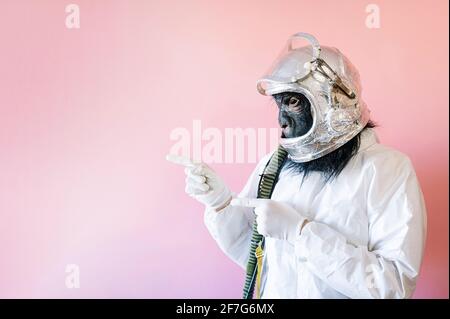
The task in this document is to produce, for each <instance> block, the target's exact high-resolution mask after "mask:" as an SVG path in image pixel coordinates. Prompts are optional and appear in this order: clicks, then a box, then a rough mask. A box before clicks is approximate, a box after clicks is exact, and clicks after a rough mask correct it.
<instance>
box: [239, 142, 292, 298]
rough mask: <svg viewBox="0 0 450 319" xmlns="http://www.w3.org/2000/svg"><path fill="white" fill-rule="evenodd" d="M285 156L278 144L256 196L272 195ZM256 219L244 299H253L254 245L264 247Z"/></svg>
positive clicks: (285, 153) (284, 151)
mask: <svg viewBox="0 0 450 319" xmlns="http://www.w3.org/2000/svg"><path fill="white" fill-rule="evenodd" d="M286 157H287V151H286V150H285V149H284V148H283V147H281V145H280V146H278V149H277V150H276V152H275V153H274V154H273V155H272V157H271V158H270V161H269V162H268V164H267V165H266V167H265V168H264V172H263V174H262V175H261V179H260V180H259V187H258V198H270V197H271V196H272V192H273V189H274V188H275V184H276V183H277V181H278V175H279V174H280V171H281V167H282V166H283V163H284V161H285V160H286ZM257 227H258V225H257V223H256V219H255V222H254V223H253V233H252V239H251V243H250V255H249V259H248V262H247V274H246V277H245V284H244V292H243V298H244V299H253V292H254V290H255V281H256V275H257V271H258V268H257V267H256V261H257V260H256V256H255V251H256V247H258V245H259V244H260V243H261V247H262V248H264V236H262V235H261V234H259V233H258V230H257Z"/></svg>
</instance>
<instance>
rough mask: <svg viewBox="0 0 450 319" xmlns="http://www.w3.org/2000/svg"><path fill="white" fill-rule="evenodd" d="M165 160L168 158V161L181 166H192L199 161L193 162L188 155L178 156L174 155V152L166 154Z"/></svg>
mask: <svg viewBox="0 0 450 319" xmlns="http://www.w3.org/2000/svg"><path fill="white" fill-rule="evenodd" d="M166 160H168V161H169V162H172V163H174V164H177V165H183V166H187V167H194V166H196V165H198V164H200V163H196V162H194V161H193V160H191V159H190V158H189V157H186V156H178V155H175V154H168V155H167V156H166Z"/></svg>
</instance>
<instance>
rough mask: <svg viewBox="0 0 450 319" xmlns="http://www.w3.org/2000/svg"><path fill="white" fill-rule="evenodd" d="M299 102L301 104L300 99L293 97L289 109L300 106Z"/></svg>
mask: <svg viewBox="0 0 450 319" xmlns="http://www.w3.org/2000/svg"><path fill="white" fill-rule="evenodd" d="M298 102H300V100H299V99H297V98H296V97H294V96H293V97H291V98H290V99H289V107H296V106H297V105H298Z"/></svg>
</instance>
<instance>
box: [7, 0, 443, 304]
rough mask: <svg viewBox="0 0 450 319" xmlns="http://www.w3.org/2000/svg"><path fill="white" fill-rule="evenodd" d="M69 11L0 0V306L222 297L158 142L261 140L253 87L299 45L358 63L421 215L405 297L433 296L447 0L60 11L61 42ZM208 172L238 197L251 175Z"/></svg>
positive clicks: (268, 122) (235, 273) (262, 118)
mask: <svg viewBox="0 0 450 319" xmlns="http://www.w3.org/2000/svg"><path fill="white" fill-rule="evenodd" d="M69 3H70V2H68V1H67V2H66V1H56V0H54V1H49V0H46V1H44V0H40V1H34V0H29V1H23V0H21V1H17V0H10V1H8V0H3V1H1V4H0V39H1V59H0V74H1V77H0V150H1V155H0V297H7V298H16V297H31V298H38V297H44V298H48V297H60V298H80V297H95V298H100V297H126V298H128V297H130V298H131V297H138V298H141V297H145V298H148V297H153V298H164V297H192V298H193V297H206V298H210V297H211V298H212V297H226V298H228V297H230V298H231V297H236V298H239V297H240V296H241V287H242V281H243V278H244V273H243V271H242V270H241V269H240V268H239V267H238V266H236V265H235V264H234V263H233V262H231V261H230V260H229V259H228V258H227V257H225V256H224V255H223V253H222V252H221V251H220V250H219V249H218V248H217V246H216V245H215V243H214V242H213V240H212V239H211V238H210V236H209V235H208V233H207V231H206V228H205V227H204V226H203V221H202V218H203V217H202V215H203V214H202V207H201V205H200V204H198V203H196V202H195V201H193V200H191V199H190V198H189V197H188V196H186V195H185V194H184V174H183V172H182V169H180V168H178V167H176V166H173V165H171V164H170V163H167V162H166V161H165V160H164V156H165V154H166V153H167V152H168V151H169V150H170V147H171V146H172V145H173V143H174V142H173V141H171V140H170V139H169V134H170V132H171V131H172V130H173V129H174V128H176V127H186V128H188V129H190V128H191V127H192V120H193V119H199V120H201V121H202V125H203V126H204V127H217V128H219V129H221V130H222V129H224V128H225V127H231V128H233V127H254V128H256V127H262V128H264V127H275V126H276V112H275V109H274V107H273V106H272V105H271V103H270V102H269V101H268V99H267V98H265V97H262V96H259V95H258V93H257V92H256V89H255V81H256V79H257V78H258V77H259V76H260V75H261V74H262V73H263V72H264V71H265V70H266V69H267V68H268V67H269V65H270V64H271V62H272V60H273V58H274V57H275V55H276V54H277V53H278V52H279V51H280V49H281V47H282V46H283V45H284V43H285V40H286V38H287V37H288V36H289V35H290V34H292V33H294V32H298V31H306V32H310V33H313V34H314V35H315V36H316V37H317V38H318V39H319V40H320V42H321V43H323V44H327V45H333V46H337V47H339V48H340V49H341V50H342V51H343V52H344V53H345V54H346V55H348V56H349V57H350V59H351V60H352V61H353V62H354V64H355V65H357V66H358V67H359V69H360V73H361V76H362V80H363V85H364V97H365V100H366V102H367V103H368V105H369V106H370V108H371V110H372V118H373V119H374V120H375V121H377V122H378V123H379V124H380V127H379V128H378V129H377V131H378V134H379V136H380V138H381V141H382V142H383V143H385V144H387V145H391V146H393V147H396V148H398V149H399V150H401V151H403V152H404V153H406V154H407V155H409V156H410V158H411V159H412V161H413V163H414V165H415V167H416V170H417V174H418V176H419V179H420V182H421V185H422V188H423V192H424V195H425V198H426V204H427V208H428V241H427V248H426V254H425V260H424V264H423V268H422V273H421V276H420V279H419V282H418V287H417V290H416V294H415V297H416V298H448V208H449V207H448V195H447V194H448V128H449V126H448V115H449V114H448V112H449V108H448V84H449V83H448V1H446V0H442V1H436V0H433V1H430V0H426V1H373V2H370V1H356V0H354V1H350V0H345V1H332V0H327V1H306V0H305V1H299V0H295V1H294V0H292V1H262V2H261V1H260V0H259V1H258V0H255V1H206V0H205V1H162V0H161V1H137V0H136V1H125V0H123V1H112V0H109V1H106V0H104V1H99V0H97V1H87V0H83V1H81V0H76V1H75V3H76V4H78V5H79V6H80V13H81V28H80V29H78V30H75V29H67V28H66V27H65V17H66V13H65V6H66V5H67V4H69ZM369 3H375V4H378V5H379V7H380V14H381V28H380V29H369V28H367V27H366V26H365V19H366V16H367V13H366V12H365V7H366V5H367V4H369ZM213 167H214V168H215V169H216V170H217V171H218V172H219V173H220V174H222V175H223V176H224V178H225V180H226V182H227V183H228V184H229V186H230V187H231V188H232V189H233V190H235V191H239V190H240V189H241V187H242V186H243V184H244V183H245V181H246V177H247V176H248V174H249V173H250V171H251V170H252V168H253V167H254V164H234V165H231V164H221V165H213ZM72 263H74V264H77V265H79V267H80V276H81V277H80V281H81V287H80V288H79V289H68V288H66V287H65V276H66V274H65V267H66V265H67V264H72Z"/></svg>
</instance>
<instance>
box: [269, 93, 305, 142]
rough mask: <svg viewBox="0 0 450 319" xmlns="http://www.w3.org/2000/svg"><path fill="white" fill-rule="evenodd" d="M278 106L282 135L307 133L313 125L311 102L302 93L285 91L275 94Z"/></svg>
mask: <svg viewBox="0 0 450 319" xmlns="http://www.w3.org/2000/svg"><path fill="white" fill-rule="evenodd" d="M273 98H274V100H275V102H276V104H277V106H278V123H279V124H280V127H281V130H282V133H281V137H283V138H291V137H298V136H302V135H304V134H306V133H307V132H308V131H309V129H310V128H311V127H312V124H313V118H312V114H311V104H310V103H309V100H308V99H307V98H306V97H305V96H304V95H303V94H301V93H294V92H283V93H278V94H274V95H273Z"/></svg>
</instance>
